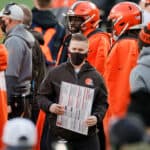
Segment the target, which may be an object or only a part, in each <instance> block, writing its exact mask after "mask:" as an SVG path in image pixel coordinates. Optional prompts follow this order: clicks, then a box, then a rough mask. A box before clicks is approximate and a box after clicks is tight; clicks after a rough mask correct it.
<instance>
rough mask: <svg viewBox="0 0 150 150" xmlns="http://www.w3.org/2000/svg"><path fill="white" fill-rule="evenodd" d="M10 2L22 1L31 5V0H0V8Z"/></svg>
mask: <svg viewBox="0 0 150 150" xmlns="http://www.w3.org/2000/svg"><path fill="white" fill-rule="evenodd" d="M11 2H16V3H22V4H26V5H28V6H29V7H30V8H31V7H32V6H33V0H0V10H1V9H2V8H3V7H4V6H5V5H6V4H7V3H11Z"/></svg>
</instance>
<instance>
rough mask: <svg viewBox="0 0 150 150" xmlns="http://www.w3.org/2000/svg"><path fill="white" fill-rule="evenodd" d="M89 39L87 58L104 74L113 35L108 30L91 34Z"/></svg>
mask: <svg viewBox="0 0 150 150" xmlns="http://www.w3.org/2000/svg"><path fill="white" fill-rule="evenodd" d="M88 40H89V52H88V57H87V60H88V61H89V62H90V64H91V65H93V66H94V67H95V68H96V69H97V70H98V71H99V72H100V73H101V75H103V74H104V70H105V69H104V68H105V61H106V57H107V55H108V52H109V50H110V48H111V37H110V35H109V34H108V33H106V32H97V33H95V34H93V35H92V36H90V37H89V38H88Z"/></svg>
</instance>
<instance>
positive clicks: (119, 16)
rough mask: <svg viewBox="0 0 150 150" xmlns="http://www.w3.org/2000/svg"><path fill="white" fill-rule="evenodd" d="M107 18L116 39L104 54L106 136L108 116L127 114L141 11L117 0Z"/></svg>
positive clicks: (133, 4)
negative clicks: (107, 105) (130, 79)
mask: <svg viewBox="0 0 150 150" xmlns="http://www.w3.org/2000/svg"><path fill="white" fill-rule="evenodd" d="M108 20H110V21H111V22H112V34H113V37H114V38H115V40H116V41H115V43H114V44H113V46H112V48H111V50H110V52H109V54H108V57H107V60H106V66H105V68H106V69H105V72H104V79H105V81H106V85H107V88H108V91H109V94H108V102H109V104H110V105H109V109H108V111H107V113H106V116H105V118H104V128H105V133H106V135H107V137H108V124H109V121H110V119H111V118H112V117H124V116H125V115H126V113H127V108H128V104H129V102H130V101H129V100H130V86H129V76H130V72H131V70H132V69H133V68H134V66H135V65H136V62H137V58H138V54H139V46H138V38H137V37H138V33H139V31H140V29H141V27H142V23H143V22H142V10H141V8H140V7H139V6H138V5H137V4H136V3H133V2H128V1H127V2H120V3H117V4H116V5H114V6H113V7H112V9H111V10H110V13H109V16H108ZM107 141H108V140H107ZM108 145H109V144H108ZM108 149H109V148H108Z"/></svg>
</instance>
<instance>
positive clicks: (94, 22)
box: [67, 1, 100, 31]
mask: <svg viewBox="0 0 150 150" xmlns="http://www.w3.org/2000/svg"><path fill="white" fill-rule="evenodd" d="M77 17H78V18H80V19H81V21H82V22H81V24H80V25H79V26H78V28H80V30H81V31H85V30H87V29H90V28H96V27H98V24H99V21H100V10H99V9H98V8H97V7H96V5H95V4H94V3H92V2H89V1H77V2H75V3H73V5H72V6H71V7H70V8H69V10H68V12H67V18H68V27H69V28H72V26H73V24H71V20H72V19H73V18H77Z"/></svg>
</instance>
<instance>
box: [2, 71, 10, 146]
mask: <svg viewBox="0 0 150 150" xmlns="http://www.w3.org/2000/svg"><path fill="white" fill-rule="evenodd" d="M0 81H1V82H0V108H1V109H0V149H2V148H3V143H2V135H3V128H4V125H5V123H6V121H7V117H8V112H7V93H6V82H5V75H4V72H3V71H0Z"/></svg>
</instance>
